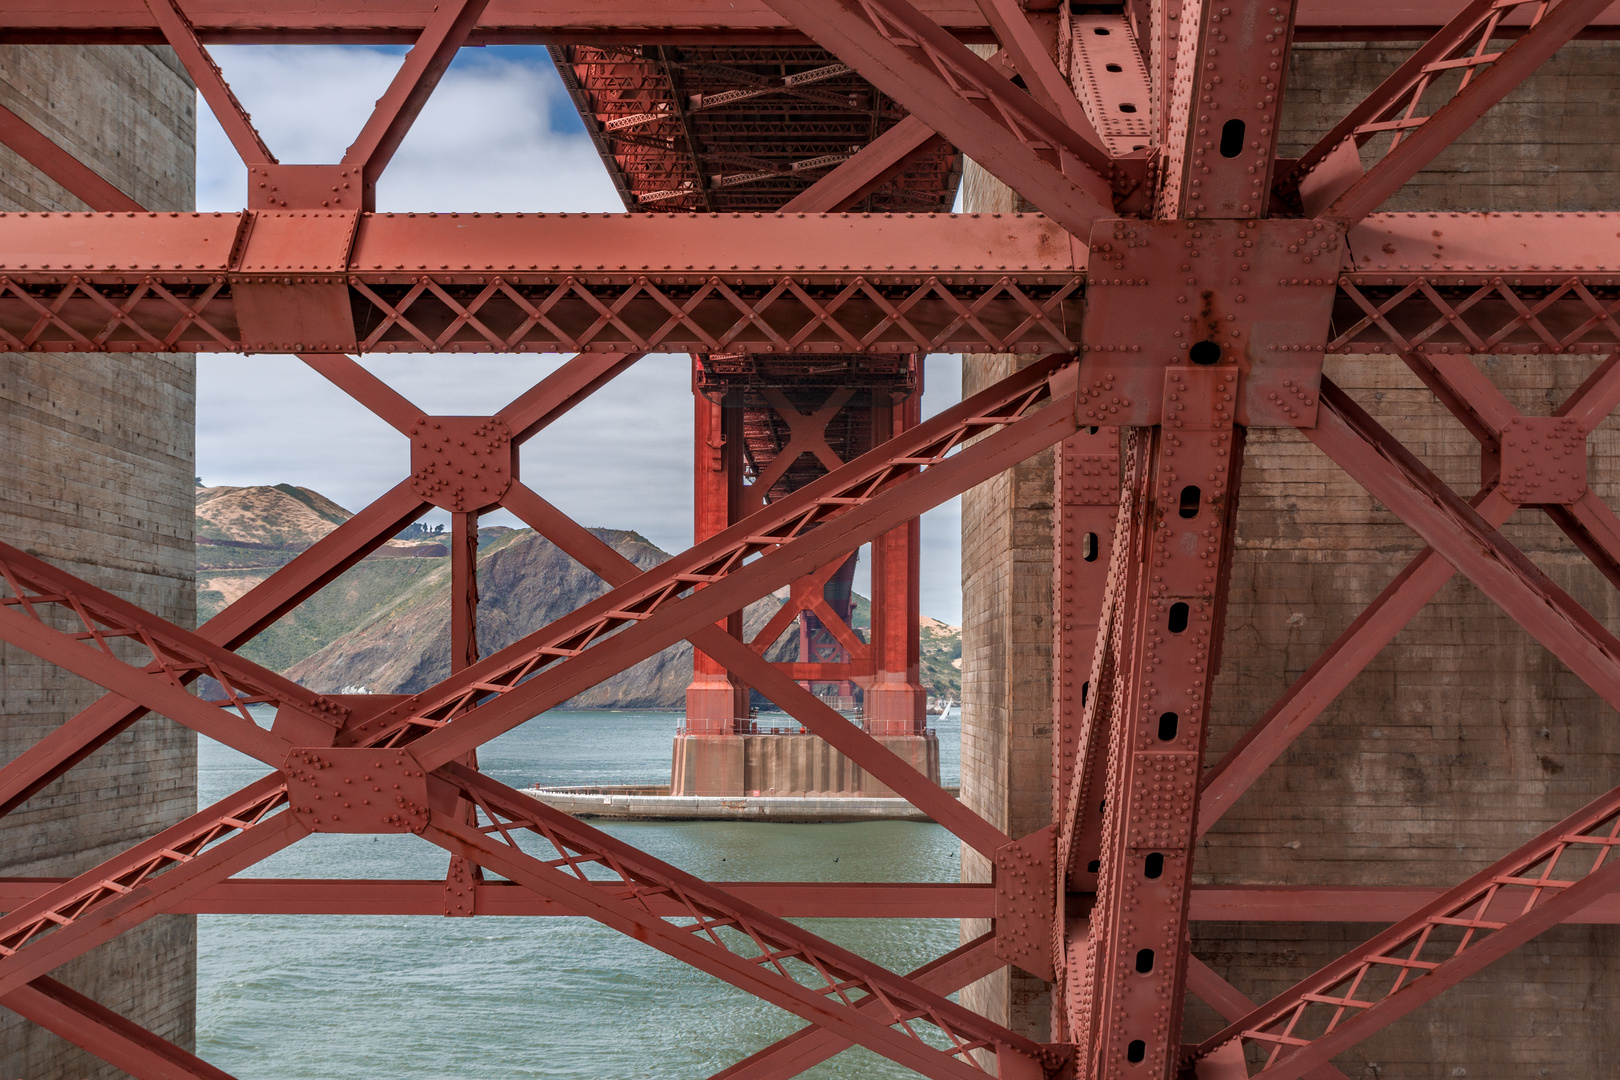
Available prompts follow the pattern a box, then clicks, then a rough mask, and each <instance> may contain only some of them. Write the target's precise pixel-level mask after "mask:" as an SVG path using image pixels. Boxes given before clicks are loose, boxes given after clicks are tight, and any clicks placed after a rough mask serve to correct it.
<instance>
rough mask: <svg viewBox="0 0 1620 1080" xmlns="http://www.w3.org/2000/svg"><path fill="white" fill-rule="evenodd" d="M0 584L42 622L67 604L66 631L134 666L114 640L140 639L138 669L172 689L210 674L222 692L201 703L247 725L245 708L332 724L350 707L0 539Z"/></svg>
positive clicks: (6, 603)
mask: <svg viewBox="0 0 1620 1080" xmlns="http://www.w3.org/2000/svg"><path fill="white" fill-rule="evenodd" d="M0 581H4V583H5V585H6V587H7V588H8V589H9V590H10V592H11V595H10V596H5V595H0V606H3V607H9V608H13V609H15V610H17V611H19V612H21V613H22V614H24V615H26V616H27V617H28V618H30V619H32V620H33V621H34V622H37V623H39V624H40V625H41V626H45V627H50V623H49V622H47V621H46V618H45V610H44V609H48V608H60V609H65V610H66V611H68V612H71V613H72V616H73V618H74V619H76V620H77V621H78V624H79V627H80V629H78V630H75V631H63V633H64V635H65V636H66V637H69V638H72V639H74V640H75V641H82V642H87V643H90V644H92V645H93V647H95V648H97V649H99V650H100V651H101V652H102V653H104V654H105V655H107V656H108V657H111V658H112V659H114V660H117V661H118V662H119V663H124V664H128V666H130V667H136V666H137V665H135V664H129V663H128V661H125V660H124V659H123V658H121V657H119V656H118V654H117V653H116V652H115V651H114V650H113V647H112V642H113V641H114V640H117V639H120V638H122V639H126V640H129V641H132V642H136V643H138V644H139V645H141V646H142V647H143V648H145V649H146V651H147V652H148V653H149V654H150V655H151V658H152V659H151V661H150V662H149V663H147V664H146V665H145V666H144V667H141V668H140V670H141V671H143V672H144V673H146V674H148V675H156V676H160V677H161V678H163V679H164V680H165V681H166V682H168V683H169V684H170V685H171V686H173V687H175V688H177V689H184V688H185V687H186V686H188V685H190V684H191V683H192V682H193V681H195V680H196V679H198V678H199V677H201V676H204V675H207V676H210V677H212V678H213V680H214V681H215V683H217V684H218V685H219V688H220V691H221V692H222V694H223V695H224V696H223V697H218V698H204V699H202V700H205V701H207V702H208V703H209V704H211V705H215V706H218V707H219V708H220V709H222V710H224V711H226V712H231V713H235V714H236V715H237V716H238V717H240V718H241V719H242V720H244V721H246V722H247V723H249V724H255V723H256V722H255V721H254V719H253V716H252V714H251V713H249V712H248V706H250V705H262V704H271V705H288V706H291V707H293V708H296V709H299V710H301V711H303V712H306V713H309V714H310V715H312V716H316V717H318V718H319V719H320V720H321V721H322V722H323V723H325V724H329V725H331V726H333V727H336V726H337V725H338V723H339V722H341V720H342V718H343V717H345V716H347V715H348V710H347V709H345V708H343V707H342V706H340V705H338V704H336V703H335V702H331V701H328V700H326V699H325V698H323V697H321V696H320V695H318V694H313V693H310V692H309V691H306V690H304V689H303V688H302V687H299V686H297V684H295V683H292V682H290V681H288V680H286V679H284V678H282V677H281V676H279V675H277V674H275V673H274V672H271V671H267V670H265V669H264V668H261V667H259V666H258V665H257V664H254V663H252V662H251V661H248V660H243V659H241V658H240V657H238V656H236V655H235V654H234V653H231V652H229V651H228V650H225V649H222V648H218V647H213V646H209V645H208V644H207V643H205V642H201V641H200V639H193V638H192V637H191V636H190V635H189V634H184V633H183V632H174V631H173V630H172V628H170V627H167V626H165V625H162V624H161V623H158V622H155V621H148V620H142V619H140V618H139V617H138V616H139V611H138V609H135V608H133V606H132V605H127V604H125V603H123V602H121V601H118V600H116V598H112V597H109V596H104V595H99V593H98V591H97V590H91V589H86V588H84V587H83V586H82V585H77V584H76V583H75V582H74V579H73V578H72V577H71V576H70V575H67V574H63V573H61V572H59V571H57V570H55V569H54V568H53V567H50V566H49V565H47V564H45V563H43V562H41V561H40V560H38V559H35V558H33V557H32V556H30V555H27V554H26V553H24V552H21V551H18V550H17V549H16V548H13V547H11V546H10V545H8V544H4V543H0ZM53 629H54V628H53Z"/></svg>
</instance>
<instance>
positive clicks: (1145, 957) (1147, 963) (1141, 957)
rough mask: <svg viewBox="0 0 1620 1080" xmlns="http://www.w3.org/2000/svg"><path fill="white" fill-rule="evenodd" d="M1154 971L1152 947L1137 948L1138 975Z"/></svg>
mask: <svg viewBox="0 0 1620 1080" xmlns="http://www.w3.org/2000/svg"><path fill="white" fill-rule="evenodd" d="M1152 971H1153V950H1152V949H1137V950H1136V973H1137V974H1138V975H1148V974H1151V973H1152Z"/></svg>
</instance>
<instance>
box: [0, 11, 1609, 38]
mask: <svg viewBox="0 0 1620 1080" xmlns="http://www.w3.org/2000/svg"><path fill="white" fill-rule="evenodd" d="M388 7H389V11H388V13H387V16H386V17H381V16H379V14H378V12H377V10H376V7H375V5H374V4H372V3H368V2H366V0H322V2H321V3H307V2H306V3H298V4H278V5H274V6H272V7H267V6H266V5H264V4H263V3H258V2H255V0H188V2H187V4H186V13H187V15H188V16H190V18H191V20H192V21H193V23H195V25H196V28H197V36H198V37H199V38H201V39H202V41H204V42H205V43H208V44H243V45H246V44H274V43H282V42H294V43H300V42H301V43H310V44H313V43H341V44H384V43H394V44H407V45H408V44H412V43H414V42H415V41H416V39H417V37H418V36H419V35H420V34H421V32H422V30H423V29H424V28H425V27H426V26H427V22H428V18H429V17H430V16H431V14H432V12H433V9H434V7H435V4H434V0H400V2H399V3H393V4H390V5H388ZM916 7H917V8H918V9H920V10H921V11H922V12H923V13H924V14H926V15H928V16H929V17H930V18H932V19H933V20H934V21H935V22H937V23H939V24H940V25H942V26H944V27H945V28H946V29H948V30H951V31H952V32H954V33H955V34H956V35H957V36H958V37H960V38H962V39H963V40H965V41H971V42H982V43H989V42H991V41H992V40H993V35H992V34H991V31H990V27H989V24H988V22H987V21H986V19H985V17H984V14H983V12H982V11H981V10H980V9H979V7H978V5H976V4H974V3H973V2H972V0H917V3H916ZM1461 7H1462V3H1461V2H1460V0H1430V2H1428V3H1412V2H1403V0H1369V2H1366V3H1360V4H1353V5H1347V4H1339V3H1335V2H1333V0H1304V2H1302V3H1300V4H1299V16H1298V23H1299V30H1298V32H1297V33H1296V35H1295V37H1296V39H1297V40H1302V41H1360V40H1402V41H1412V40H1417V39H1420V38H1426V37H1429V36H1430V35H1431V34H1433V33H1434V32H1436V31H1437V30H1439V29H1440V28H1441V27H1442V26H1443V25H1444V24H1445V23H1446V21H1447V20H1448V19H1449V18H1450V17H1451V16H1452V15H1453V14H1454V13H1455V12H1456V11H1457V10H1458V9H1459V8H1461ZM1510 27H1511V24H1510ZM1617 31H1620V8H1610V9H1609V11H1607V12H1605V13H1604V14H1603V15H1601V16H1599V17H1598V18H1597V19H1595V20H1594V21H1593V24H1592V26H1591V27H1590V28H1589V29H1588V35H1589V36H1599V35H1610V34H1613V33H1615V32H1617ZM0 32H4V33H5V36H6V40H8V41H13V42H25V43H86V44H96V43H100V44H146V45H160V44H163V38H162V35H161V34H160V33H159V32H158V29H157V24H156V21H155V20H154V19H153V17H152V15H151V12H150V11H148V10H147V7H146V5H145V4H144V3H143V2H142V0H63V2H52V0H10V2H8V3H7V4H5V5H4V10H3V11H0ZM467 40H468V44H470V45H523V44H530V45H533V44H566V43H574V42H586V43H596V44H601V43H607V42H646V41H653V40H658V41H663V42H667V43H684V44H700V43H714V44H742V43H749V42H753V43H758V44H783V45H795V44H797V45H802V44H804V42H805V40H806V39H805V37H804V36H803V35H802V34H800V33H798V32H797V31H794V30H792V29H791V28H790V27H789V24H788V23H787V20H785V19H783V18H781V17H780V16H778V15H777V14H776V13H775V12H773V11H771V10H770V9H769V8H767V7H766V6H765V5H764V4H763V3H760V2H758V0H735V2H730V0H669V2H664V0H656V2H655V0H640V2H637V3H614V4H587V3H567V4H563V3H550V2H546V0H492V2H491V3H490V5H489V8H488V10H487V11H485V13H484V15H483V17H482V18H481V19H480V20H479V21H478V26H477V28H476V29H474V30H473V32H472V34H471V35H470V36H469V37H468V39H467Z"/></svg>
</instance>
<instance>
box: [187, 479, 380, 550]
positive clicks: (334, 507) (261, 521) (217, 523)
mask: <svg viewBox="0 0 1620 1080" xmlns="http://www.w3.org/2000/svg"><path fill="white" fill-rule="evenodd" d="M351 516H352V515H350V513H349V512H348V511H347V510H345V509H343V507H341V506H339V505H338V504H337V503H335V502H333V501H332V500H331V499H328V498H327V497H326V496H324V495H322V494H320V493H319V492H316V491H311V490H309V488H301V487H294V486H293V485H292V484H276V485H275V486H274V487H269V486H259V487H198V488H197V537H198V539H199V540H203V539H206V540H236V541H246V542H248V543H251V544H275V545H288V544H313V543H314V542H315V541H317V540H319V539H320V538H321V537H323V536H325V535H326V534H327V533H329V532H331V531H332V530H333V529H335V528H337V527H338V526H339V525H341V524H343V523H344V522H345V521H348V520H349V518H350V517H351Z"/></svg>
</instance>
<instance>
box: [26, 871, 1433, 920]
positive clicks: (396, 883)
mask: <svg viewBox="0 0 1620 1080" xmlns="http://www.w3.org/2000/svg"><path fill="white" fill-rule="evenodd" d="M66 881H67V879H66V878H0V911H9V910H12V909H15V908H17V907H20V906H21V905H23V904H25V903H28V902H29V901H32V900H34V899H36V898H38V897H40V896H43V895H45V893H47V892H49V891H50V890H51V889H53V888H55V887H57V886H58V885H61V884H63V883H65V882H66ZM711 884H713V885H714V887H715V888H717V889H724V890H725V891H726V892H728V893H730V894H731V895H733V896H735V897H737V898H738V899H740V900H744V901H747V902H748V903H750V904H753V905H755V906H757V907H759V908H760V909H762V910H764V911H768V912H770V913H771V914H772V915H777V916H780V917H782V918H789V919H798V918H811V917H814V918H818V919H820V918H828V919H989V918H993V917H994V915H995V887H994V886H992V885H987V884H986V885H974V884H955V883H950V882H946V883H936V882H919V883H915V884H913V883H898V884H897V883H890V882H803V881H731V882H727V881H716V882H712V883H711ZM473 895H474V901H473V904H474V912H475V913H476V914H478V915H572V914H573V912H572V911H571V910H570V909H568V908H565V907H563V906H562V905H560V904H557V903H556V902H554V901H552V900H549V899H547V898H545V897H543V896H539V895H537V894H536V893H534V892H533V891H532V890H530V889H525V888H523V887H522V886H521V885H514V884H512V883H511V882H509V881H481V882H478V883H477V884H476V885H474V887H473ZM1420 899H1421V898H1420ZM649 902H650V903H651V904H652V906H653V910H654V911H655V912H656V913H657V914H658V915H659V916H660V917H669V916H676V915H684V914H686V911H685V909H683V908H681V907H680V906H679V905H678V904H676V903H675V902H674V901H663V900H659V899H657V898H654V899H653V900H651V901H649ZM171 910H172V911H174V912H175V913H177V914H181V915H340V914H350V915H443V914H445V911H444V879H442V878H439V879H436V880H398V879H395V880H389V879H373V878H356V879H352V880H344V879H302V878H231V879H229V880H227V881H221V882H218V883H217V884H214V885H211V886H209V887H208V888H206V889H204V890H203V891H202V892H200V893H198V894H197V895H195V896H193V897H190V898H188V899H187V900H185V901H183V902H182V903H180V904H177V905H175V906H174V907H173V908H172V909H171ZM1402 914H1404V911H1403V912H1402Z"/></svg>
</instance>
